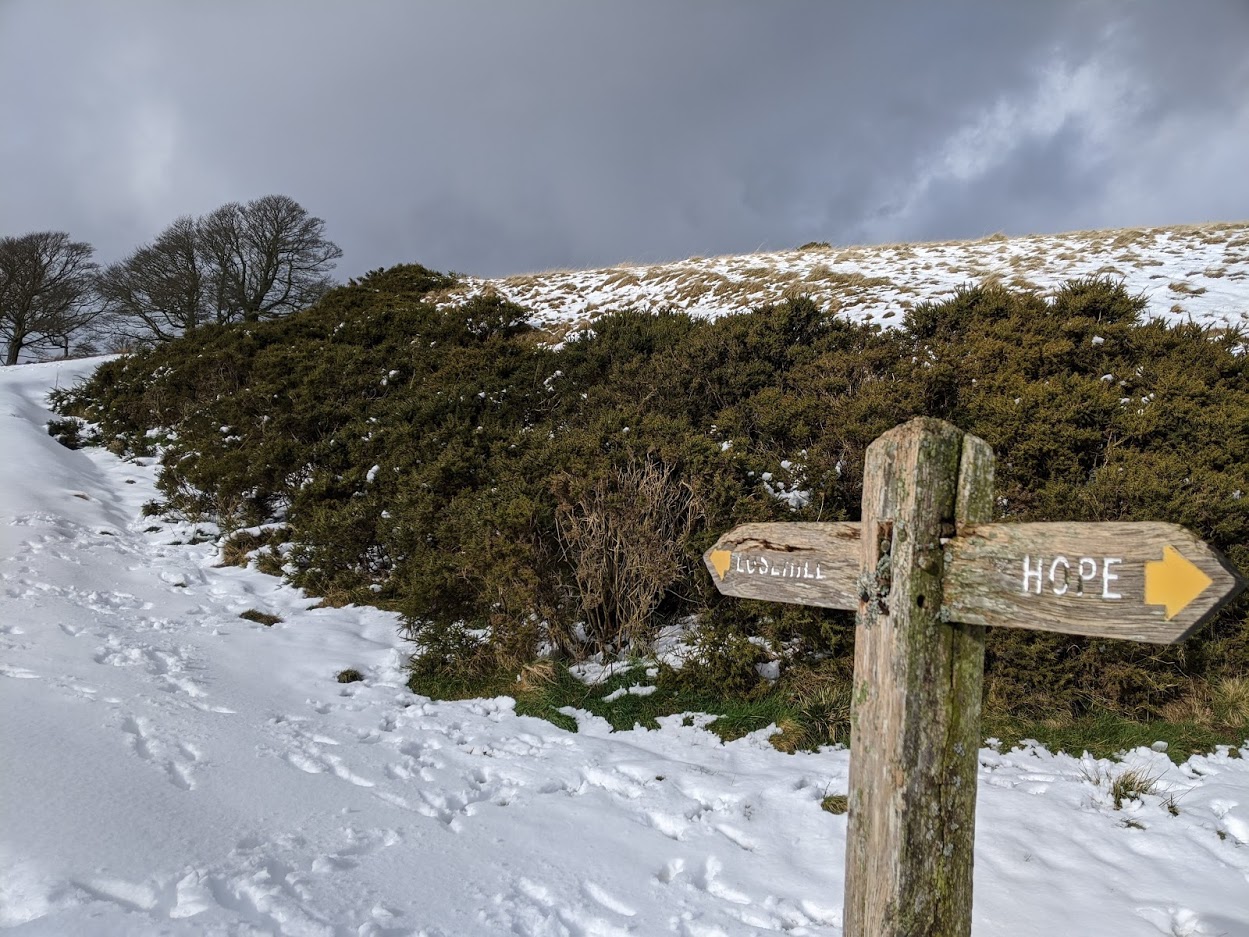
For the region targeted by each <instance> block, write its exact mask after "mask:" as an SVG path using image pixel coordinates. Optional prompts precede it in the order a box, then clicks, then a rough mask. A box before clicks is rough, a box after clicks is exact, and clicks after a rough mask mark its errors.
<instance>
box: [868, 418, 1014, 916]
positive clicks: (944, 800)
mask: <svg viewBox="0 0 1249 937" xmlns="http://www.w3.org/2000/svg"><path fill="white" fill-rule="evenodd" d="M960 463H962V464H963V465H964V466H965V471H964V472H963V473H962V474H961V475H960V470H959V466H960ZM992 464H993V463H992V453H991V451H989V449H988V447H987V446H986V445H985V444H984V443H983V442H982V441H981V440H978V439H975V438H974V437H964V435H963V434H962V433H961V432H960V431H959V430H958V429H956V428H955V427H953V426H951V425H950V424H948V423H943V422H941V421H939V420H932V419H918V420H912V421H911V422H909V423H907V424H905V425H903V426H900V427H898V428H896V429H894V430H891V431H890V432H888V433H886V434H884V435H883V436H881V437H880V438H879V439H877V440H876V441H875V442H874V443H872V445H871V446H870V447H869V448H868V451H867V464H866V467H865V471H864V492H863V522H862V548H863V560H862V562H863V567H862V568H863V570H864V573H863V576H862V580H861V582H860V591H861V597H862V598H861V602H860V606H859V612H858V624H857V630H856V634H855V665H854V693H853V698H852V702H851V707H852V708H851V754H850V795H849V802H850V810H849V821H848V822H849V826H848V831H847V838H846V894H845V919H844V927H845V933H846V935H847V937H895V935H896V937H901V935H908V937H949V935H960V937H965V935H967V934H969V933H970V929H971V859H972V843H973V838H974V817H975V778H976V754H977V752H978V750H979V701H980V680H981V674H982V671H983V649H984V644H983V632H982V631H981V629H980V628H979V627H971V628H969V627H966V626H955V625H951V624H949V623H947V622H945V621H943V620H942V619H941V617H940V611H941V606H942V577H943V574H944V563H945V554H944V550H943V548H942V542H943V540H946V539H949V538H950V537H951V536H953V534H954V533H955V532H956V529H957V528H958V526H959V525H960V524H962V525H967V524H969V523H970V522H974V521H983V520H987V519H988V511H989V509H990V505H991V498H992ZM960 513H961V515H962V516H959V515H960Z"/></svg>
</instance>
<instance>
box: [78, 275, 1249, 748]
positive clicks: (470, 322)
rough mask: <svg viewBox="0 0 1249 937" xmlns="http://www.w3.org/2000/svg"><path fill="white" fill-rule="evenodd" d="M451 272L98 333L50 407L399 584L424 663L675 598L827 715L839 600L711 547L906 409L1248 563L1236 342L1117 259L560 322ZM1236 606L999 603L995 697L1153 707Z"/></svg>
mask: <svg viewBox="0 0 1249 937" xmlns="http://www.w3.org/2000/svg"><path fill="white" fill-rule="evenodd" d="M450 284H451V280H450V278H448V277H445V276H443V275H441V274H437V273H435V272H433V271H429V270H426V269H425V268H423V267H419V266H415V265H411V266H403V267H397V268H394V269H391V270H385V271H375V272H374V273H371V274H369V275H368V276H366V277H364V278H362V279H361V280H359V281H358V282H352V283H351V284H349V285H347V286H344V287H341V288H338V289H335V290H333V291H331V292H330V293H329V294H328V295H327V296H326V297H325V298H324V299H323V300H322V301H321V302H320V303H319V304H318V305H317V306H315V307H313V308H311V309H308V310H306V311H304V312H302V313H299V314H297V315H294V316H290V317H288V318H285V319H281V320H277V321H272V322H260V323H240V324H237V325H231V326H223V327H220V328H214V329H208V330H203V331H201V332H198V333H197V334H195V335H194V336H191V337H188V338H185V339H182V340H179V341H176V342H173V343H170V344H168V345H165V346H162V347H159V348H155V349H152V350H150V351H146V352H143V353H141V354H137V355H133V356H130V357H127V358H122V359H118V360H116V361H113V362H111V363H109V364H106V365H104V366H103V367H102V368H100V370H99V371H98V372H97V373H96V374H95V376H94V377H93V378H92V379H91V380H90V381H89V382H88V383H87V384H86V385H84V386H82V387H80V388H78V389H75V390H74V391H72V392H69V393H62V394H61V395H60V401H59V403H60V406H61V408H62V409H63V410H64V412H66V413H72V414H74V415H76V416H79V417H82V418H85V419H87V420H89V421H90V422H92V423H94V424H97V425H98V426H99V428H100V431H101V432H102V433H103V435H104V437H105V438H106V439H107V440H109V441H110V442H111V443H112V444H113V445H114V446H122V447H125V448H126V449H128V450H129V451H131V452H136V453H138V452H150V451H153V448H154V447H156V446H159V447H160V452H161V461H162V471H161V476H160V486H161V488H162V491H163V493H164V497H165V498H166V500H167V505H166V509H167V510H172V511H179V512H182V513H184V514H187V515H189V516H193V517H204V518H213V519H216V520H217V521H218V522H219V523H220V524H221V526H222V527H223V528H224V529H225V530H227V531H229V530H232V529H237V528H246V527H253V526H256V525H260V524H273V523H279V522H280V523H281V524H282V525H284V526H285V528H286V529H288V530H289V534H284V536H289V538H290V542H289V543H288V544H287V545H286V549H284V551H283V557H284V559H285V563H286V565H285V567H284V568H285V570H286V572H287V574H288V575H289V577H290V578H291V579H292V580H293V581H294V582H295V583H296V584H298V585H300V586H303V587H305V588H307V589H309V590H311V591H313V592H315V593H317V594H319V595H322V596H324V597H325V598H326V600H327V601H329V602H373V603H377V604H381V605H383V606H386V607H389V608H394V609H397V610H399V611H401V612H402V613H403V615H404V621H405V622H406V624H407V628H408V631H409V633H410V635H411V637H412V638H413V639H414V640H415V641H417V642H419V643H420V645H421V646H422V647H423V648H424V652H423V653H422V654H421V656H419V658H418V659H417V662H416V664H415V666H416V668H417V673H418V677H419V676H420V675H421V674H424V675H425V676H427V677H437V678H438V679H439V680H442V681H443V682H444V683H445V682H446V681H448V680H450V681H454V680H457V679H460V678H469V677H471V676H472V675H474V674H477V675H485V674H495V673H498V672H499V671H500V669H507V668H511V669H512V671H513V672H515V671H517V670H520V669H521V668H522V667H523V666H524V665H525V664H527V663H529V662H531V661H533V659H534V658H535V655H536V654H538V652H539V650H540V649H541V650H544V651H545V652H546V653H553V654H556V655H563V656H565V657H568V658H578V657H582V656H584V655H586V654H590V653H595V652H598V651H607V652H610V653H613V654H625V653H629V652H638V651H642V650H644V649H645V648H646V646H647V645H648V643H649V642H650V641H651V640H652V639H653V638H654V636H655V635H656V633H657V630H658V629H659V627H660V626H661V625H663V624H665V623H669V622H672V621H676V620H678V619H682V618H686V617H689V616H697V620H698V621H699V622H700V623H701V629H702V630H701V632H700V634H699V635H698V636H697V637H696V639H695V642H694V644H695V655H694V656H695V663H694V665H693V666H691V667H690V668H687V671H686V672H683V673H682V674H680V675H673V676H672V679H673V680H677V681H679V682H682V683H683V684H685V685H686V686H687V688H688V687H689V686H691V685H693V684H697V683H698V682H699V681H703V683H704V684H705V685H706V686H711V687H714V688H715V689H716V690H717V691H720V692H733V693H736V694H739V695H742V696H747V697H749V696H750V695H751V694H756V695H757V694H758V693H759V692H761V687H763V684H761V683H760V678H759V676H758V674H757V672H756V669H755V665H756V664H758V663H761V662H762V661H763V660H764V659H765V658H766V657H767V652H765V650H764V649H763V646H764V645H766V646H767V647H769V648H771V653H772V654H773V655H775V654H780V655H782V656H784V657H785V658H786V659H788V660H789V661H791V662H793V663H796V664H800V665H801V666H799V667H798V668H797V671H800V672H803V673H806V674H808V676H809V677H810V679H811V680H812V681H814V683H813V684H812V685H818V687H819V690H818V692H815V691H813V690H810V689H808V690H807V691H803V692H799V693H798V695H799V696H801V697H802V699H804V700H806V702H805V703H803V705H805V706H807V708H810V709H812V711H813V712H814V711H816V710H819V711H820V712H821V713H825V715H822V716H820V719H822V720H824V721H825V722H828V723H829V724H830V725H832V724H833V723H834V722H836V721H837V720H838V719H839V718H840V717H839V716H837V715H836V714H837V713H840V708H839V707H840V701H841V691H840V690H839V689H838V686H839V684H838V683H837V681H838V680H842V679H844V678H845V677H848V672H849V655H850V653H851V647H852V641H853V620H852V617H851V616H850V615H847V614H844V613H837V612H828V611H822V610H819V609H814V608H806V607H798V606H779V605H771V604H766V603H754V602H742V601H738V600H727V601H726V600H724V599H722V597H721V596H719V595H718V594H717V592H716V590H715V588H714V586H713V585H712V582H711V580H710V577H709V576H708V575H707V574H706V573H705V571H704V569H703V567H702V564H701V562H700V556H701V554H702V552H703V551H704V550H705V549H707V548H708V547H709V546H710V545H711V543H713V542H714V540H715V539H716V537H717V536H718V535H719V534H720V533H722V532H723V531H725V530H726V529H728V528H729V527H731V526H733V525H735V524H737V523H741V522H745V521H760V520H853V519H856V518H857V516H858V513H859V504H860V499H861V496H862V472H863V456H864V451H865V450H866V448H867V446H868V444H869V443H870V442H871V441H872V440H873V439H875V438H876V437H877V436H879V435H880V434H881V433H882V432H884V431H886V430H888V429H890V428H892V427H893V426H895V425H897V424H898V423H900V422H903V421H904V420H907V419H909V418H910V417H913V416H917V415H931V416H936V417H941V418H944V419H947V420H950V421H951V422H953V423H955V424H957V425H958V426H960V427H961V428H963V429H965V430H968V431H970V432H973V433H976V434H977V435H979V436H982V437H984V438H985V439H986V440H987V441H988V442H989V443H990V445H992V446H993V447H994V449H995V451H996V453H997V457H998V462H997V481H996V485H997V492H996V494H997V504H998V511H999V514H1000V516H1001V517H1002V518H1006V519H1011V520H1019V521H1023V520H1069V521H1100V520H1146V519H1148V520H1166V521H1173V522H1176V523H1180V524H1183V525H1185V526H1187V527H1190V528H1192V529H1193V530H1194V531H1196V532H1197V534H1198V535H1199V536H1201V537H1202V538H1204V539H1206V540H1208V541H1209V542H1211V543H1212V544H1213V545H1215V546H1217V547H1219V548H1221V549H1223V550H1224V551H1226V552H1227V553H1228V554H1229V555H1230V557H1231V559H1232V561H1233V562H1234V563H1236V564H1237V565H1239V566H1240V567H1241V568H1246V567H1249V546H1247V545H1249V499H1246V498H1244V497H1243V495H1244V494H1245V493H1246V492H1249V363H1247V361H1246V356H1245V355H1244V354H1242V353H1241V352H1242V351H1243V347H1242V346H1241V344H1240V342H1241V339H1240V338H1239V337H1238V336H1235V335H1228V334H1215V333H1212V332H1209V331H1206V330H1203V329H1200V328H1197V327H1194V326H1178V327H1167V326H1165V325H1162V324H1159V323H1145V324H1142V322H1141V321H1140V314H1141V310H1142V307H1143V303H1142V301H1141V300H1139V299H1137V298H1134V297H1132V296H1129V295H1128V294H1126V293H1125V292H1124V290H1123V289H1122V288H1121V287H1119V286H1117V285H1115V284H1112V283H1108V282H1105V281H1097V280H1085V281H1077V282H1073V283H1070V284H1068V285H1067V286H1065V287H1064V288H1062V289H1060V290H1059V291H1057V293H1056V294H1055V295H1053V296H1052V297H1049V298H1048V299H1047V298H1044V297H1040V296H1036V295H1032V294H1027V293H1018V292H1009V291H1007V290H1004V289H1002V288H1000V287H996V286H984V287H976V288H968V289H964V290H961V291H959V292H958V293H956V294H955V295H954V296H953V297H952V298H950V299H949V300H948V301H945V302H942V303H929V304H925V305H922V306H920V307H918V308H916V309H914V310H912V311H911V312H910V313H909V314H908V315H907V317H906V319H905V323H904V327H902V328H899V329H896V330H891V331H881V330H879V329H878V328H875V327H870V326H860V325H855V324H852V323H848V322H846V321H844V320H841V319H836V318H829V317H826V316H824V315H822V314H821V313H820V311H819V310H818V309H817V308H816V307H815V306H814V305H813V304H812V303H810V302H808V301H806V300H803V299H794V300H792V301H788V302H785V303H782V304H780V305H776V306H769V307H765V308H761V309H758V310H756V311H754V312H753V313H750V314H744V315H737V316H730V317H728V318H725V319H722V320H719V321H717V322H714V323H710V322H705V321H700V320H695V319H692V318H690V317H689V316H688V315H685V314H684V313H680V312H672V311H670V312H664V313H661V314H658V315H654V314H649V313H646V314H644V313H638V312H633V311H630V310H622V311H619V312H616V313H613V314H611V315H606V316H603V317H602V318H600V319H598V320H596V321H595V323H594V331H593V332H592V333H585V334H581V335H578V336H575V337H573V338H572V339H571V340H569V341H567V342H566V343H565V344H563V345H562V346H561V347H558V348H554V347H551V346H549V345H548V344H544V342H543V335H542V334H541V333H540V332H538V331H537V330H535V329H534V328H533V327H532V326H531V325H530V324H528V322H527V320H526V314H525V311H524V310H523V309H520V308H518V307H516V306H513V305H510V304H508V303H506V302H504V301H502V300H500V299H498V298H493V297H485V298H478V299H474V300H472V301H470V302H467V303H465V304H462V305H459V306H454V307H447V308H438V307H437V306H436V305H435V304H434V303H433V302H431V301H430V296H431V294H434V293H437V292H440V291H442V290H444V289H445V287H447V286H449V285H450ZM1245 608H1246V606H1245V603H1243V602H1242V603H1240V604H1238V605H1236V606H1234V607H1233V608H1231V609H1229V610H1227V611H1225V612H1224V613H1223V614H1222V616H1221V617H1219V618H1218V619H1217V620H1216V621H1215V622H1214V623H1213V624H1211V625H1209V626H1207V627H1206V628H1204V629H1203V630H1202V631H1201V632H1200V633H1199V634H1198V635H1196V636H1195V637H1193V638H1192V639H1190V640H1189V641H1188V642H1187V643H1185V644H1184V645H1182V646H1180V647H1174V648H1170V647H1168V648H1159V647H1156V646H1146V645H1140V644H1133V643H1129V642H1107V641H1093V640H1085V639H1079V638H1072V637H1069V636H1058V635H1045V634H1039V633H1035V632H1027V631H1012V630H1008V629H1001V630H999V631H992V632H991V633H990V636H989V645H988V662H987V680H986V687H987V691H986V692H987V694H988V699H989V704H990V707H994V706H996V707H998V708H999V709H1002V710H1007V709H1009V710H1013V711H1015V712H1018V713H1024V714H1026V713H1049V712H1053V711H1054V710H1055V708H1057V709H1059V710H1063V711H1067V712H1071V713H1079V712H1082V711H1085V710H1088V709H1092V708H1096V707H1106V708H1111V709H1115V710H1117V711H1119V712H1123V713H1126V714H1148V713H1155V712H1158V711H1160V709H1161V708H1162V707H1164V706H1166V705H1167V704H1169V703H1173V702H1174V701H1175V700H1177V699H1180V698H1181V697H1183V696H1184V695H1185V694H1186V693H1187V692H1188V691H1189V690H1190V689H1191V688H1192V686H1193V685H1194V683H1195V682H1197V681H1209V682H1215V681H1217V679H1218V678H1220V677H1224V676H1234V675H1235V674H1237V673H1241V672H1243V670H1244V668H1245V667H1246V665H1247V664H1249V629H1247V628H1246V623H1245V620H1244V617H1245ZM804 692H805V695H803V693H804ZM834 704H836V705H834ZM830 714H831V715H830Z"/></svg>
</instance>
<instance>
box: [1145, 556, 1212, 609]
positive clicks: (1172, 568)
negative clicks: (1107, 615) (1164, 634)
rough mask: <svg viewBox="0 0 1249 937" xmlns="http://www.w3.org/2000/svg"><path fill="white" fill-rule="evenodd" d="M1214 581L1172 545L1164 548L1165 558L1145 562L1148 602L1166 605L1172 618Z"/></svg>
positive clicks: (1146, 596)
mask: <svg viewBox="0 0 1249 937" xmlns="http://www.w3.org/2000/svg"><path fill="white" fill-rule="evenodd" d="M1212 582H1214V580H1213V579H1211V578H1210V577H1209V576H1207V575H1206V574H1205V573H1203V572H1202V571H1201V570H1200V569H1199V568H1198V567H1197V566H1196V565H1195V564H1194V563H1193V562H1192V561H1191V560H1189V559H1188V558H1187V557H1185V556H1184V555H1183V554H1182V553H1180V551H1179V550H1177V549H1175V547H1172V546H1165V547H1163V548H1162V559H1161V560H1154V561H1152V562H1149V563H1146V564H1145V604H1147V605H1165V606H1166V609H1167V614H1166V619H1167V621H1170V620H1171V619H1172V618H1174V617H1175V616H1176V615H1178V614H1179V613H1180V612H1182V611H1184V609H1186V608H1188V605H1189V603H1190V602H1192V601H1193V599H1195V598H1197V596H1199V595H1201V593H1203V592H1205V591H1206V589H1207V588H1208V587H1209V586H1210V584H1211V583H1212Z"/></svg>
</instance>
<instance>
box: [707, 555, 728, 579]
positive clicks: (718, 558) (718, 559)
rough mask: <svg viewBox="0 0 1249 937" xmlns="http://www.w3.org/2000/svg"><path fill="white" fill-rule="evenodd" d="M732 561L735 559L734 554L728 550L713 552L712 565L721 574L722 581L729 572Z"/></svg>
mask: <svg viewBox="0 0 1249 937" xmlns="http://www.w3.org/2000/svg"><path fill="white" fill-rule="evenodd" d="M731 559H733V554H732V553H730V552H729V551H728V550H712V551H711V565H712V566H714V567H715V568H716V572H717V573H719V574H720V578H721V579H723V578H724V574H725V573H727V572H728V571H729V561H730V560H731Z"/></svg>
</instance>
